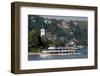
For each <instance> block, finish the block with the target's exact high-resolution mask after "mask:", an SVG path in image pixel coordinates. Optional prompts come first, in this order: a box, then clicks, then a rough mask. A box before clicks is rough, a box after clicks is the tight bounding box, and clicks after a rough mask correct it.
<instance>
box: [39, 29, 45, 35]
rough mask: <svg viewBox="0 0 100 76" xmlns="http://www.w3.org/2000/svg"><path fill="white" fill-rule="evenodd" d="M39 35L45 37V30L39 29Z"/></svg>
mask: <svg viewBox="0 0 100 76" xmlns="http://www.w3.org/2000/svg"><path fill="white" fill-rule="evenodd" d="M40 35H41V37H42V36H44V35H45V29H44V28H41V30H40Z"/></svg>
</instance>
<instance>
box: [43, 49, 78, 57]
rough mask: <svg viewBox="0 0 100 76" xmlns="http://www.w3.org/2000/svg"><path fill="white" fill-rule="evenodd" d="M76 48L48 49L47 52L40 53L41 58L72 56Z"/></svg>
mask: <svg viewBox="0 0 100 76" xmlns="http://www.w3.org/2000/svg"><path fill="white" fill-rule="evenodd" d="M76 50H77V48H75V47H48V49H47V50H43V51H42V54H41V55H42V56H49V55H71V54H74V53H75V51H76Z"/></svg>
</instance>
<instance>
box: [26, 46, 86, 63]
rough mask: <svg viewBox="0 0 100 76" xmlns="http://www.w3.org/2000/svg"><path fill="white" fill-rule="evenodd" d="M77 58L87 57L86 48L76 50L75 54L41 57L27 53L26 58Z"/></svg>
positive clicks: (30, 59)
mask: <svg viewBox="0 0 100 76" xmlns="http://www.w3.org/2000/svg"><path fill="white" fill-rule="evenodd" d="M79 58H88V49H87V48H82V49H78V50H76V52H75V54H71V55H49V56H45V57H42V56H40V55H28V60H29V61H32V60H56V59H79Z"/></svg>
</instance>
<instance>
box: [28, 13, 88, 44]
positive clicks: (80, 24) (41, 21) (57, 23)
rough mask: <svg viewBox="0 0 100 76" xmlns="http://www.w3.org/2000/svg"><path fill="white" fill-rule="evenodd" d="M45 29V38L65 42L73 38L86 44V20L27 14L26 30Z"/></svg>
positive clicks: (36, 30) (38, 30) (37, 30)
mask: <svg viewBox="0 0 100 76" xmlns="http://www.w3.org/2000/svg"><path fill="white" fill-rule="evenodd" d="M41 28H44V29H45V30H46V36H47V38H50V37H52V38H56V39H63V40H65V41H66V42H68V41H69V40H71V39H73V38H75V39H77V40H78V41H79V42H80V44H84V45H87V36H88V35H87V34H88V33H87V32H88V22H87V21H84V20H83V21H82V20H81V21H79V20H65V19H57V18H53V17H52V18H48V17H43V16H38V15H29V16H28V32H29V33H30V32H31V31H35V32H40V29H41Z"/></svg>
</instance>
